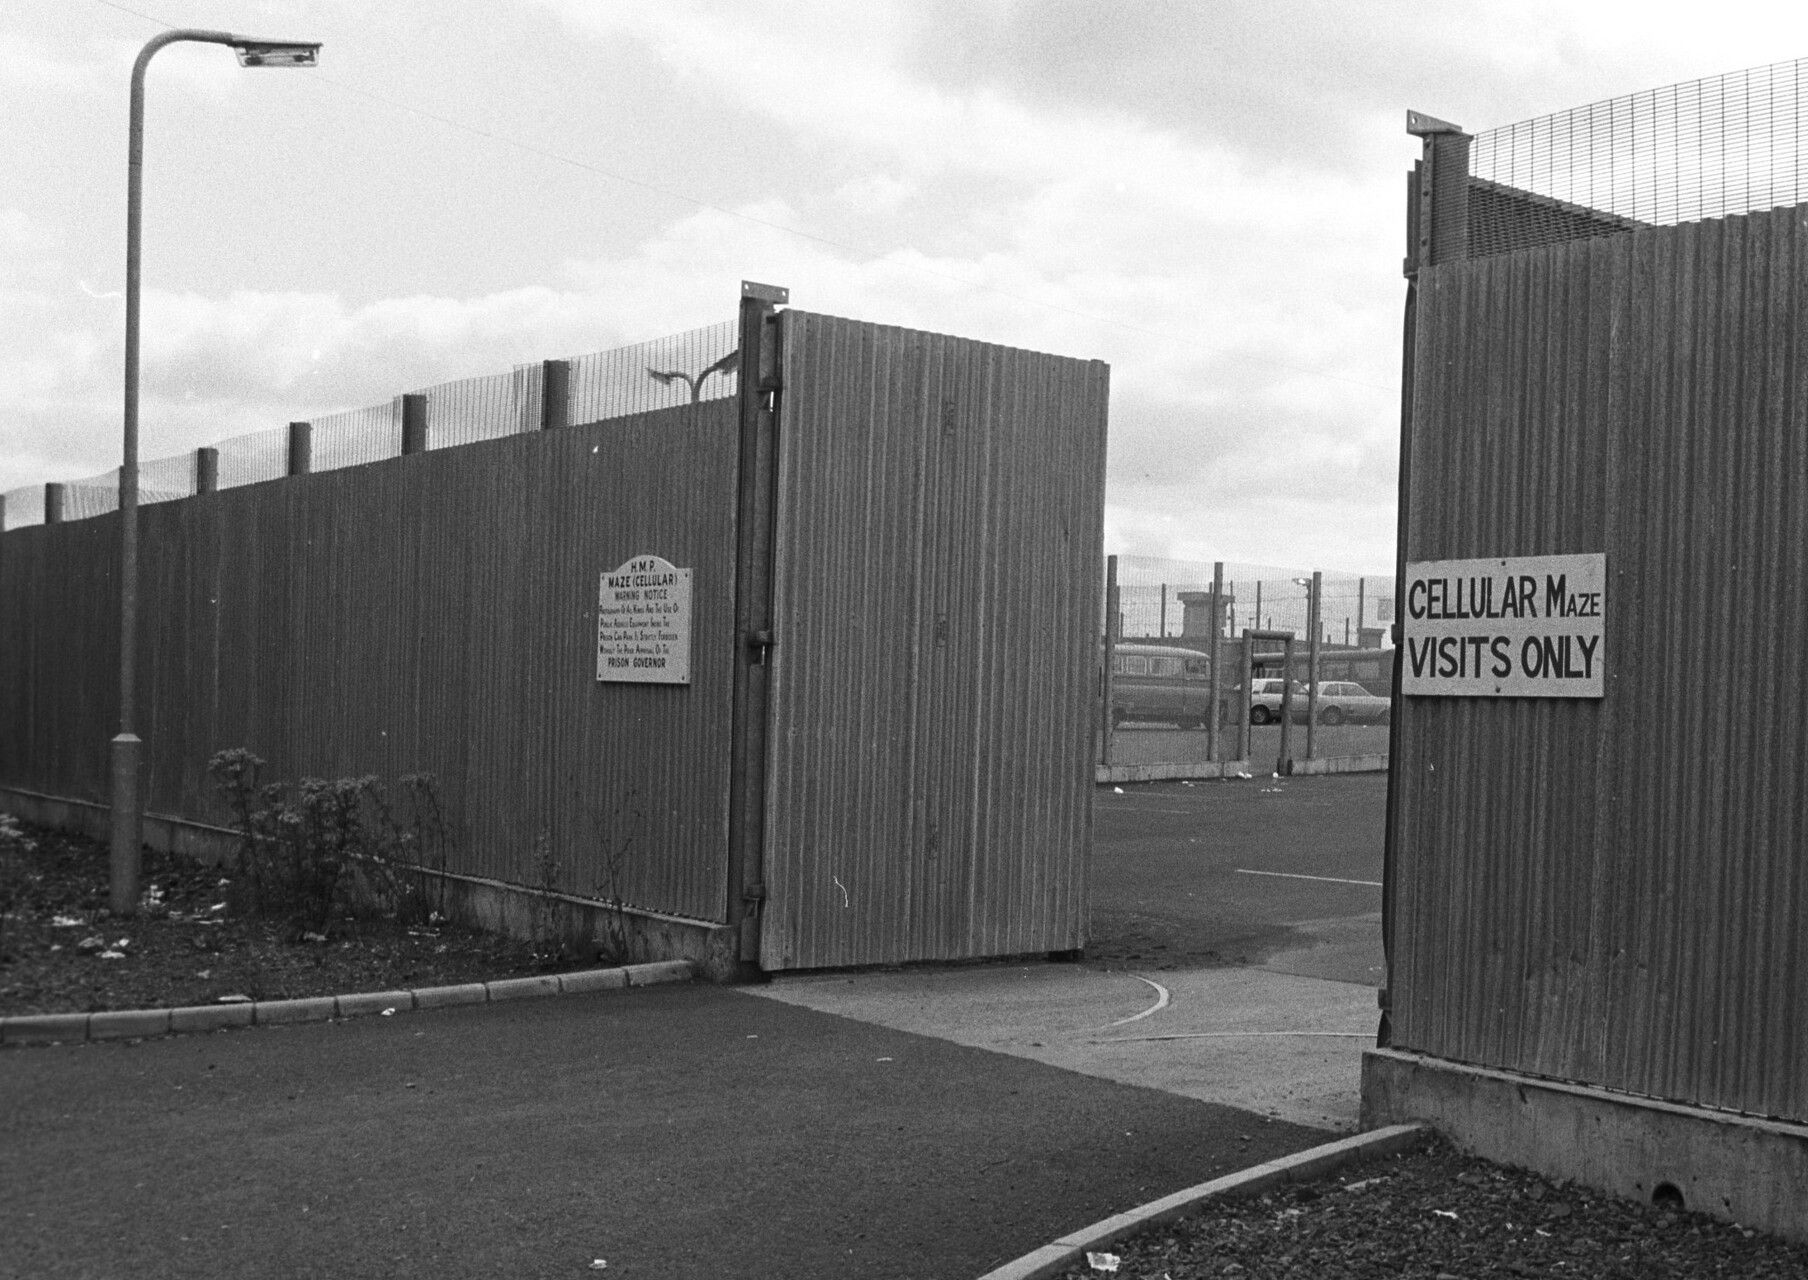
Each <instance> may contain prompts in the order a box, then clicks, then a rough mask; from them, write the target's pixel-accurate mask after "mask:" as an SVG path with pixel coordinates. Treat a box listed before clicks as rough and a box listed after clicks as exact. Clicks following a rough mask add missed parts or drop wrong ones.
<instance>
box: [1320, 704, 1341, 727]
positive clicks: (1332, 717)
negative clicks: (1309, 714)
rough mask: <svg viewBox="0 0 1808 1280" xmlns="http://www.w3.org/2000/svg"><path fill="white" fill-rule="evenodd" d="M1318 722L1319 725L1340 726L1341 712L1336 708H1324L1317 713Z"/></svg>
mask: <svg viewBox="0 0 1808 1280" xmlns="http://www.w3.org/2000/svg"><path fill="white" fill-rule="evenodd" d="M1318 722H1319V723H1320V724H1342V723H1343V712H1342V711H1341V710H1339V709H1338V708H1336V707H1326V708H1325V709H1324V710H1323V711H1321V712H1320V713H1319V716H1318Z"/></svg>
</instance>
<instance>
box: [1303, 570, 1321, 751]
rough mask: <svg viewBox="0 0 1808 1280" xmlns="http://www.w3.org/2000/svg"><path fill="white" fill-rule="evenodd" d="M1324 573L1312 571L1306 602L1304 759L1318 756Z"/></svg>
mask: <svg viewBox="0 0 1808 1280" xmlns="http://www.w3.org/2000/svg"><path fill="white" fill-rule="evenodd" d="M1324 577H1325V575H1324V573H1323V572H1322V571H1321V570H1318V569H1314V570H1313V571H1312V599H1311V600H1309V601H1307V603H1306V614H1307V617H1306V625H1307V626H1308V627H1310V628H1312V645H1311V648H1309V649H1307V651H1306V680H1307V684H1306V759H1308V760H1316V759H1317V758H1318V642H1319V638H1320V636H1319V633H1320V632H1321V631H1323V630H1324V628H1323V627H1321V626H1320V625H1319V612H1320V609H1319V592H1320V591H1321V590H1323V588H1324Z"/></svg>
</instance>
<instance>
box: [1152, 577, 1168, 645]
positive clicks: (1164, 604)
mask: <svg viewBox="0 0 1808 1280" xmlns="http://www.w3.org/2000/svg"><path fill="white" fill-rule="evenodd" d="M1155 634H1156V635H1158V636H1160V637H1161V638H1162V639H1163V640H1166V639H1167V638H1168V584H1167V583H1165V582H1164V583H1162V584H1161V629H1160V630H1159V631H1157V632H1156V633H1155Z"/></svg>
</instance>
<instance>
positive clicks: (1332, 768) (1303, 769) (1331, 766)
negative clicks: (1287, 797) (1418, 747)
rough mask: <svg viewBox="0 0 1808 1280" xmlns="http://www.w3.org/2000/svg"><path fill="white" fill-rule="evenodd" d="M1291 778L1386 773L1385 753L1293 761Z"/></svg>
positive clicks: (1320, 757)
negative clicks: (1332, 774)
mask: <svg viewBox="0 0 1808 1280" xmlns="http://www.w3.org/2000/svg"><path fill="white" fill-rule="evenodd" d="M1291 772H1292V776H1293V777H1296V778H1297V777H1300V776H1302V775H1311V774H1325V773H1386V772H1387V753H1386V752H1385V751H1382V752H1376V753H1374V754H1371V755H1363V756H1319V757H1318V758H1317V759H1315V760H1295V761H1294V762H1293V768H1292V771H1291Z"/></svg>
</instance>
